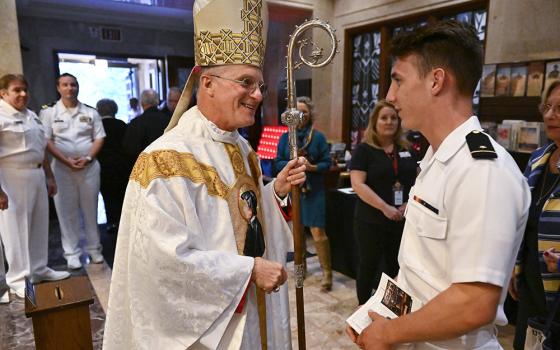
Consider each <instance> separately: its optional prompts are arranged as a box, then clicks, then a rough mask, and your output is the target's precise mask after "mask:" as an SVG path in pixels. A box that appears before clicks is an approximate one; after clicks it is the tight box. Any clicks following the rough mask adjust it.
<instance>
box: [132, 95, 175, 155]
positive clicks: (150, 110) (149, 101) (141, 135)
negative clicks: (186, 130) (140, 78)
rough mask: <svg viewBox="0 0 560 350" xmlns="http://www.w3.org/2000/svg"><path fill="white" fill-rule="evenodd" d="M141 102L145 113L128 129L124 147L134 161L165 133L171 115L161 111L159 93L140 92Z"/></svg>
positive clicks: (133, 121)
mask: <svg viewBox="0 0 560 350" xmlns="http://www.w3.org/2000/svg"><path fill="white" fill-rule="evenodd" d="M140 103H141V104H142V109H143V110H144V113H142V114H141V115H139V116H138V117H136V118H134V119H133V120H132V121H131V122H130V124H128V128H127V130H126V134H125V136H124V140H123V147H124V150H125V152H126V153H127V155H128V156H129V157H130V158H131V160H132V161H133V162H135V161H136V158H138V155H140V153H141V152H142V150H143V149H144V148H146V147H147V146H148V145H149V144H150V143H152V142H154V141H155V140H156V139H157V138H158V137H160V136H161V135H163V131H164V130H165V128H166V127H167V124H169V119H170V117H169V116H168V115H166V114H165V113H163V112H162V111H160V110H159V109H158V108H157V106H158V103H159V96H158V93H157V92H155V91H154V90H151V89H148V90H144V91H142V93H141V94H140Z"/></svg>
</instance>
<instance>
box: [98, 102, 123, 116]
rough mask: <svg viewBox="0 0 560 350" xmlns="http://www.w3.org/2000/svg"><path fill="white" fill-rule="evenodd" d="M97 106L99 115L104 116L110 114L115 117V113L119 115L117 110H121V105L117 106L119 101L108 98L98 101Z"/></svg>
mask: <svg viewBox="0 0 560 350" xmlns="http://www.w3.org/2000/svg"><path fill="white" fill-rule="evenodd" d="M96 107H97V113H99V115H100V116H102V117H104V116H108V115H110V116H111V117H115V115H117V112H118V111H119V106H117V103H116V102H115V101H113V100H111V99H108V98H104V99H102V100H99V101H97V105H96Z"/></svg>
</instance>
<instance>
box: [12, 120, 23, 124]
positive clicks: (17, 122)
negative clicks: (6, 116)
mask: <svg viewBox="0 0 560 350" xmlns="http://www.w3.org/2000/svg"><path fill="white" fill-rule="evenodd" d="M14 124H15V125H19V124H23V120H16V121H15V122H14Z"/></svg>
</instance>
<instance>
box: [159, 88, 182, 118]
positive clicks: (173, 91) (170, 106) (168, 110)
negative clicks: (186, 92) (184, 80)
mask: <svg viewBox="0 0 560 350" xmlns="http://www.w3.org/2000/svg"><path fill="white" fill-rule="evenodd" d="M180 98H181V89H179V88H178V87H177V86H172V87H170V88H169V91H168V92H167V99H166V100H165V105H164V106H163V108H162V109H161V111H162V112H163V113H165V114H167V115H168V116H169V118H171V116H172V115H173V112H174V111H175V107H177V103H178V102H179V99H180Z"/></svg>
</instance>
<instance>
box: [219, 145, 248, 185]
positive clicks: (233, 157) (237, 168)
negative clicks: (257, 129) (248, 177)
mask: <svg viewBox="0 0 560 350" xmlns="http://www.w3.org/2000/svg"><path fill="white" fill-rule="evenodd" d="M224 147H225V148H226V152H227V154H228V156H229V160H230V162H231V166H232V167H233V171H234V172H235V177H236V178H237V177H239V176H240V175H242V174H247V171H246V170H245V162H243V157H242V156H241V149H240V148H239V145H237V144H235V145H232V144H231V143H224Z"/></svg>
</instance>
